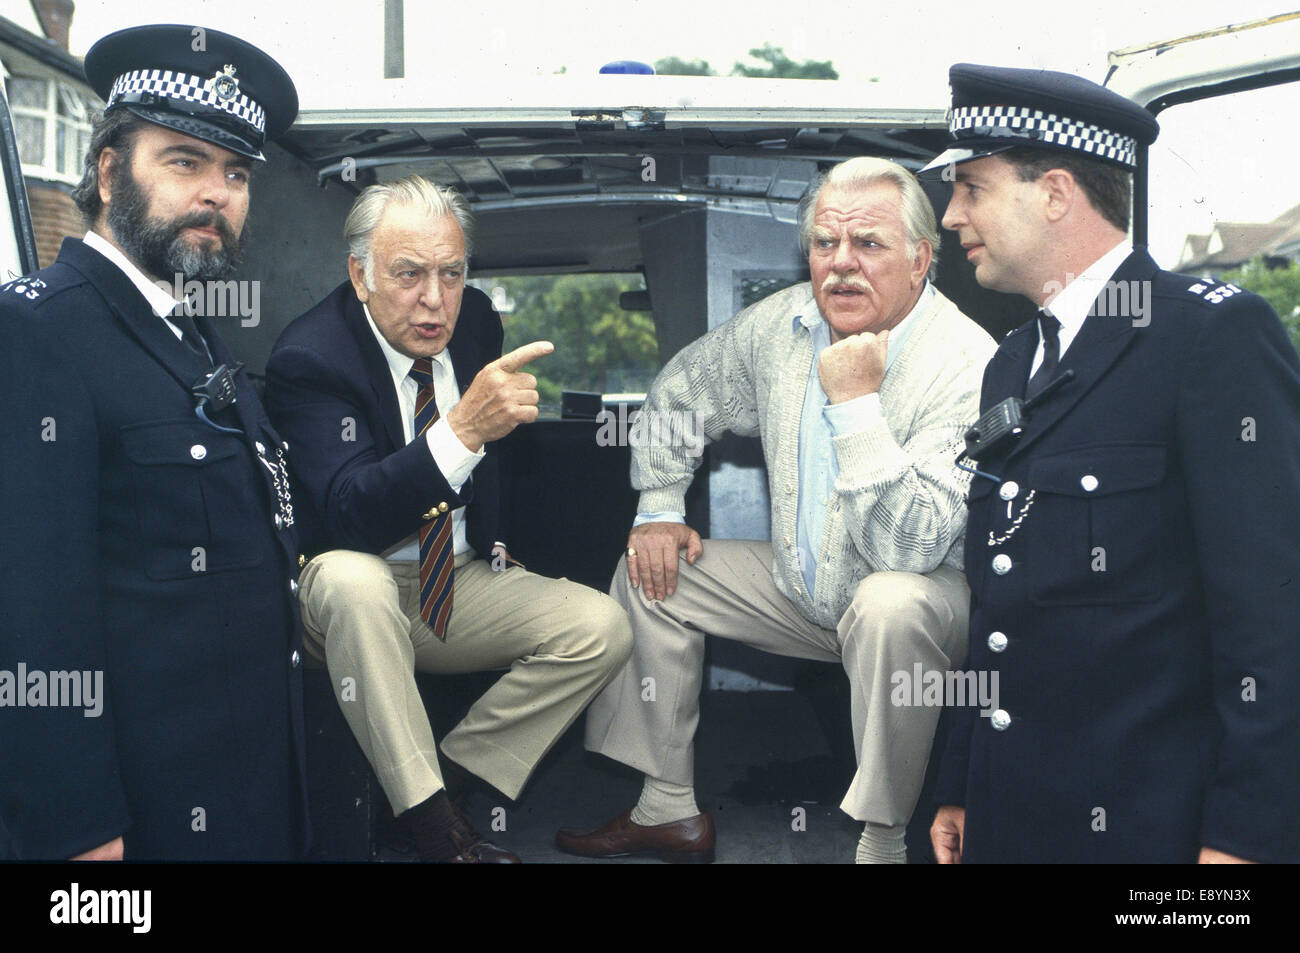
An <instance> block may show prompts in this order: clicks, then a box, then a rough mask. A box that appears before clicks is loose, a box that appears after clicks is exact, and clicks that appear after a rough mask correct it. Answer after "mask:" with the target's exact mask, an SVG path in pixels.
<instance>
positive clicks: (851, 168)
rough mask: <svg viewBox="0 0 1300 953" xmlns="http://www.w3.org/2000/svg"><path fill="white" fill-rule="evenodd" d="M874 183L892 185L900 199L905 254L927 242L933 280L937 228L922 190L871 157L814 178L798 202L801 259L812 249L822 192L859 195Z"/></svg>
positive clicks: (899, 170) (891, 166)
mask: <svg viewBox="0 0 1300 953" xmlns="http://www.w3.org/2000/svg"><path fill="white" fill-rule="evenodd" d="M877 182H892V183H893V184H894V185H896V186H898V191H899V193H900V194H901V195H902V197H903V230H904V232H905V233H906V235H907V253H908V254H909V255H915V254H916V246H917V244H918V243H919V242H922V241H925V242H929V243H930V251H931V254H932V256H933V257H932V258H931V259H930V274H929V277H930V278H932V279H933V278H934V272H935V268H936V266H937V265H938V263H939V226H938V223H937V222H935V219H934V207H933V206H932V205H931V204H930V200H929V199H928V198H926V195H925V190H924V189H922V188H921V183H920V182H918V181H917V179H916V176H914V175H913V174H912V173H911V172H908V171H907V170H906V169H905V168H903V167H902V166H901V165H899V164H898V163H897V162H891V161H889V160H888V159H881V158H877V157H875V156H858V157H857V158H854V159H849V160H848V161H847V162H841V163H840V164H839V165H836V166H832V167H831V169H830V170H829V171H827V172H825V173H823V174H822V175H821V176H819V177H818V179H817V181H816V182H814V183H813V184H812V185H811V186H810V187H809V189H808V191H807V192H805V193H804V195H803V198H801V199H800V200H799V250H800V251H801V252H803V254H804V255H805V256H807V255H808V252H809V250H810V249H811V248H812V229H813V218H814V217H815V216H816V214H817V200H818V199H819V198H820V197H821V194H822V192H823V191H824V190H825V189H828V188H831V189H840V190H842V191H845V192H860V191H862V190H863V189H866V188H868V187H869V186H872V185H875V184H876V183H877Z"/></svg>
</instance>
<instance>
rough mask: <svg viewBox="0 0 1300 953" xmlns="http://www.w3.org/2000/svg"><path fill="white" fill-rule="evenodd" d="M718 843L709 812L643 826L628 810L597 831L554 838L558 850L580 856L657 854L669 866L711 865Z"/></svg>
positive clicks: (570, 831) (565, 832)
mask: <svg viewBox="0 0 1300 953" xmlns="http://www.w3.org/2000/svg"><path fill="white" fill-rule="evenodd" d="M716 843H717V834H716V832H715V831H714V828H713V818H712V817H711V816H710V815H709V812H708V811H703V812H701V813H699V814H696V815H695V816H694V817H687V818H684V819H683V820H680V821H673V822H672V823H671V824H658V825H656V826H654V827H642V826H641V825H640V824H634V823H633V822H632V810H631V808H629V809H628V810H626V811H624V812H623V813H622V814H620V815H619V816H618V817H616V818H614V819H613V820H612V821H610V822H609V823H608V824H606V825H605V826H604V827H600V828H597V829H596V830H589V831H579V830H575V829H573V828H571V827H566V828H563V829H562V830H560V831H559V832H558V833H557V834H556V835H555V846H556V847H558V848H559V849H560V850H562V851H564V852H566V853H569V854H577V855H578V856H579V857H633V856H636V855H640V854H654V855H657V856H658V857H659V859H660V860H662V861H665V862H667V863H670V864H711V863H713V848H714V845H715V844H716Z"/></svg>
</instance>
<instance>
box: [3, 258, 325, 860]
mask: <svg viewBox="0 0 1300 953" xmlns="http://www.w3.org/2000/svg"><path fill="white" fill-rule="evenodd" d="M196 323H197V324H198V326H199V329H200V331H201V332H202V333H203V334H204V336H205V338H206V339H207V341H208V343H209V346H210V348H211V349H212V352H213V356H214V358H215V360H216V362H217V363H218V364H220V363H222V362H229V361H232V358H231V355H230V354H229V352H228V351H227V350H226V348H225V346H224V345H223V344H222V343H221V341H220V340H219V339H218V338H217V337H216V335H215V334H214V333H212V329H211V327H210V325H209V324H208V323H207V322H206V321H205V320H204V319H203V318H198V319H196ZM0 342H2V343H0V392H2V393H3V401H0V406H2V407H3V408H4V410H3V418H2V422H0V427H3V447H4V451H3V453H4V461H3V465H2V477H0V487H2V489H0V514H2V519H3V526H2V527H0V538H3V550H2V552H3V563H2V565H0V596H2V597H3V610H2V615H0V627H2V628H0V750H3V758H2V759H0V815H2V816H3V821H4V825H5V827H6V828H7V829H8V833H9V836H10V838H11V841H12V850H13V851H14V852H15V853H16V855H17V856H18V857H22V858H60V857H69V856H72V855H74V854H77V853H80V852H83V851H86V850H88V849H90V848H93V847H96V846H98V845H100V844H104V843H107V842H108V841H111V840H112V839H113V838H115V837H117V836H118V835H124V845H125V856H126V858H127V859H141V858H170V859H183V860H226V859H275V858H289V857H292V856H294V855H295V854H297V853H299V852H300V851H301V848H302V846H303V838H304V837H305V810H304V801H303V785H302V784H301V779H302V777H303V772H302V751H303V747H302V723H301V671H300V666H301V659H300V656H299V637H298V619H297V611H298V610H297V598H296V596H295V593H294V591H293V590H294V589H296V585H297V583H296V578H295V577H296V573H297V555H298V550H297V536H296V532H295V529H294V527H293V525H292V522H293V521H292V508H291V500H290V498H289V496H288V495H287V484H286V481H285V478H284V477H283V475H282V473H281V472H280V471H281V469H282V468H281V467H280V456H281V454H280V451H283V449H284V447H283V444H282V441H281V440H280V438H279V436H278V435H277V434H276V432H275V431H274V430H273V429H272V428H271V426H270V424H269V423H268V421H267V418H266V416H265V413H264V411H263V410H262V406H261V403H260V402H259V400H258V398H257V395H256V394H255V393H254V391H253V388H252V386H251V385H250V383H249V380H248V378H247V377H246V376H245V375H244V374H242V373H240V374H239V375H238V376H237V401H236V404H235V406H234V407H233V408H230V409H229V410H227V411H224V412H223V415H224V420H225V423H227V424H228V425H230V426H234V427H237V428H238V429H240V430H242V433H224V432H222V431H220V430H217V429H215V428H214V427H211V426H208V425H207V424H205V423H203V422H202V421H201V420H199V419H198V417H196V416H195V412H194V406H195V401H194V399H193V397H192V396H191V394H190V386H191V385H192V384H193V383H194V382H195V381H196V380H197V379H199V378H200V377H201V376H202V375H203V373H204V372H205V371H206V370H207V368H206V366H205V363H204V362H202V361H200V359H199V358H197V357H196V356H195V355H193V354H192V353H191V352H190V351H189V349H188V348H187V347H186V346H185V345H184V344H183V343H182V342H181V341H180V340H178V339H177V338H176V336H175V335H174V334H172V332H171V331H170V330H169V329H168V328H167V327H166V325H164V323H163V322H162V321H161V320H159V318H158V317H157V316H156V315H155V314H154V313H153V311H152V310H151V309H150V308H149V306H148V304H147V302H146V301H145V299H144V297H143V296H142V295H141V294H140V292H139V291H138V290H137V289H136V287H135V286H134V285H133V284H132V283H131V281H130V279H129V278H127V276H126V275H125V274H123V273H122V271H121V270H120V269H119V268H118V267H117V266H116V265H114V264H113V263H111V262H110V261H108V260H107V259H106V258H104V257H103V256H102V255H100V254H99V253H98V252H96V251H94V250H93V249H91V248H88V247H87V246H86V245H85V244H84V243H83V242H81V241H79V240H76V239H68V240H66V241H65V242H64V244H63V247H62V250H61V251H60V253H59V257H58V260H57V261H56V262H55V263H54V264H53V265H52V266H51V267H49V268H46V269H44V270H42V271H40V272H37V273H36V274H34V275H31V276H28V277H26V278H22V279H18V280H17V281H12V282H10V283H9V284H7V285H5V286H4V287H3V288H2V289H0ZM20 665H21V666H24V667H25V670H26V672H28V673H33V672H43V673H50V672H72V673H76V672H84V673H88V674H92V673H95V672H101V673H102V685H103V694H104V695H105V696H106V698H101V699H100V702H101V703H102V705H103V707H102V710H101V711H100V713H99V714H98V715H97V716H94V717H86V714H87V709H86V707H85V706H84V704H83V705H82V706H81V707H75V706H71V705H64V706H62V707H52V706H50V705H49V704H44V705H33V704H32V700H33V699H32V695H31V691H30V688H31V686H28V688H29V690H28V691H27V692H26V694H25V695H24V701H26V702H27V704H26V705H25V706H24V707H18V706H17V705H16V704H15V698H14V697H12V696H11V697H10V698H8V699H6V698H5V695H4V689H5V683H4V681H3V670H8V671H9V672H11V673H16V672H17V670H18V667H19V666H20ZM31 678H32V676H31V675H30V674H29V675H28V679H31ZM13 687H14V685H13V683H12V682H11V683H10V688H13ZM17 690H18V691H19V692H22V691H23V689H22V687H21V686H18V688H17ZM66 700H67V698H66V696H65V701H66ZM83 701H84V699H83Z"/></svg>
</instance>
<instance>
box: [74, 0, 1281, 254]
mask: <svg viewBox="0 0 1300 953" xmlns="http://www.w3.org/2000/svg"><path fill="white" fill-rule="evenodd" d="M889 6H892V7H893V9H886V7H889ZM1295 6H1300V3H1297V2H1296V0H1273V2H1262V0H1236V2H1234V3H1232V4H1225V3H1224V2H1223V0H1182V2H1178V3H1161V4H1159V5H1156V6H1155V8H1150V7H1149V6H1148V5H1146V4H1139V3H1134V2H1133V0H1099V2H1092V3H1088V4H1084V3H1080V2H1070V3H1066V2H1062V0H1036V2H1030V0H1011V2H1001V3H999V4H997V5H996V6H995V5H993V4H991V3H988V2H985V3H980V4H976V3H964V4H957V3H945V4H938V3H919V4H898V3H895V4H890V5H887V4H865V3H857V4H848V5H840V4H836V5H833V6H832V5H829V4H825V3H823V4H815V5H814V6H812V7H809V6H808V5H807V4H804V3H790V2H775V0H724V2H718V0H709V2H702V0H605V2H599V0H526V2H525V0H480V2H477V3H467V2H463V0H462V2H458V3H449V2H432V0H406V4H405V8H406V71H407V75H408V77H411V78H414V79H419V80H421V81H427V82H428V89H429V95H430V96H431V97H438V96H440V97H443V98H444V99H445V100H447V101H454V100H455V98H456V97H457V96H462V95H464V93H465V90H467V89H472V88H473V86H474V84H476V83H478V82H481V81H482V79H483V78H484V77H493V78H496V79H501V78H508V79H509V80H510V81H511V82H517V83H518V84H519V85H518V88H519V90H520V91H521V94H525V93H526V89H527V84H528V82H529V81H530V80H532V79H534V78H535V77H538V76H545V75H550V74H553V73H556V72H558V71H559V70H560V69H561V68H564V69H565V70H566V71H567V74H568V75H584V74H591V73H595V72H596V71H597V69H598V68H599V67H600V65H601V64H602V63H605V62H608V61H610V60H614V59H639V60H644V61H646V62H654V61H655V60H656V59H659V58H661V57H664V56H670V55H672V56H680V57H682V58H684V59H704V60H707V61H708V62H709V63H710V64H711V65H712V66H713V67H714V69H716V70H717V71H718V72H720V73H726V72H728V71H729V70H730V68H731V65H732V63H734V62H735V61H736V60H737V59H743V58H745V56H746V53H747V51H748V50H749V49H750V48H751V47H757V46H761V45H762V44H763V43H765V42H770V43H772V44H774V45H777V46H781V47H783V48H784V49H785V51H786V53H787V54H788V55H789V56H791V57H792V58H794V59H796V60H802V59H817V60H831V61H832V62H833V64H834V66H835V68H836V70H838V71H839V74H840V77H841V79H840V82H841V83H842V84H865V83H868V82H870V81H871V80H872V79H873V78H879V79H880V80H881V82H882V83H883V84H885V85H887V86H889V87H893V88H898V89H904V90H906V91H907V95H908V98H909V99H912V100H913V102H914V103H915V104H923V105H925V104H935V105H942V104H944V103H945V102H946V99H947V94H948V89H947V70H948V67H949V66H950V65H951V64H952V63H954V62H959V61H969V62H977V63H991V64H996V65H1000V66H1025V67H1041V68H1049V69H1058V70H1066V71H1070V72H1074V73H1078V74H1079V75H1081V76H1085V77H1087V78H1089V79H1093V80H1096V81H1098V82H1100V81H1102V80H1103V79H1104V77H1105V75H1106V66H1107V61H1106V55H1107V53H1108V52H1109V51H1111V50H1116V49H1122V48H1125V47H1130V46H1134V45H1136V44H1139V43H1144V42H1149V41H1153V40H1163V39H1170V38H1173V37H1177V36H1183V35H1186V34H1188V33H1193V32H1196V31H1199V30H1204V29H1210V28H1213V27H1218V26H1223V25H1224V24H1225V23H1227V22H1238V23H1240V22H1244V21H1248V20H1253V19H1257V18H1260V17H1265V16H1271V15H1275V14H1277V13H1281V12H1285V11H1286V10H1287V9H1289V8H1294V7H1295ZM165 9H166V13H165V15H160V13H159V12H158V7H157V6H156V5H150V4H143V3H138V2H126V0H77V6H76V12H75V15H74V17H73V24H72V48H73V52H75V53H78V54H84V53H85V50H86V49H87V48H88V47H89V46H90V44H91V43H93V42H94V41H95V40H96V39H98V38H99V37H100V36H103V35H104V34H106V33H109V32H112V31H113V30H115V29H120V28H121V27H124V26H131V25H134V24H137V23H146V22H158V21H159V20H160V19H165V20H167V21H170V22H175V23H194V24H197V25H203V26H209V27H213V28H216V29H221V30H225V31H227V32H230V33H235V34H237V35H240V36H242V37H244V38H246V39H248V40H250V41H252V42H255V43H257V44H258V45H259V46H261V47H263V48H264V49H266V50H267V51H268V52H269V53H271V54H272V55H274V56H275V57H276V58H277V59H279V60H280V62H281V63H282V64H283V65H284V66H285V68H286V69H287V70H288V71H289V73H290V74H291V75H292V76H293V78H294V80H295V82H296V83H297V84H298V86H299V89H300V90H303V99H304V101H305V102H312V103H322V102H325V101H328V98H329V94H330V91H331V90H332V89H335V88H337V87H338V86H339V85H341V84H342V85H346V84H347V83H348V82H349V81H350V80H351V79H353V78H355V77H358V76H364V77H368V78H369V77H378V76H380V75H382V43H383V2H382V0H311V2H303V0H276V2H270V0H219V2H215V0H168V2H167V3H166V4H165ZM493 85H494V86H495V85H497V84H496V83H493ZM810 85H815V84H810ZM1294 88H1295V87H1292V89H1294ZM810 95H811V94H810ZM1180 109H1181V110H1183V114H1182V115H1179V116H1175V113H1177V112H1178V111H1179V110H1180ZM1297 115H1300V96H1297V94H1296V93H1294V92H1292V91H1291V90H1288V91H1287V92H1285V93H1283V94H1279V93H1278V92H1276V91H1274V92H1273V93H1257V94H1245V95H1244V96H1242V97H1240V98H1237V99H1235V100H1234V101H1233V102H1232V104H1231V106H1225V105H1223V104H1222V103H1220V104H1216V105H1214V106H1212V107H1193V106H1188V107H1176V108H1175V109H1174V110H1170V111H1169V112H1168V113H1166V114H1164V115H1163V116H1162V117H1161V121H1162V125H1163V126H1164V132H1163V133H1162V139H1161V142H1159V143H1157V152H1156V153H1153V158H1152V163H1153V172H1154V174H1153V179H1154V181H1153V204H1154V206H1155V208H1156V209H1157V210H1158V211H1160V212H1161V213H1162V214H1160V215H1157V214H1156V212H1153V215H1152V222H1153V228H1152V248H1153V251H1154V252H1155V253H1156V257H1157V258H1158V259H1159V260H1160V261H1161V263H1162V264H1164V265H1166V266H1172V265H1173V264H1174V263H1175V259H1176V258H1177V254H1178V250H1179V247H1180V245H1181V240H1182V236H1183V235H1185V234H1186V233H1187V232H1188V231H1192V230H1196V231H1206V230H1208V228H1209V224H1210V220H1211V218H1212V217H1217V218H1219V219H1221V220H1229V221H1231V220H1267V219H1270V218H1272V217H1274V216H1275V215H1277V214H1278V213H1280V212H1281V211H1283V210H1285V209H1286V208H1289V207H1290V206H1292V205H1295V204H1297V203H1300V184H1298V183H1297V181H1296V177H1295V176H1291V175H1289V174H1284V172H1283V171H1282V168H1281V166H1282V164H1283V163H1279V162H1278V161H1277V158H1276V157H1277V156H1285V157H1292V156H1294V155H1296V147H1297V146H1300V141H1298V139H1300V136H1298V134H1297V132H1296V130H1295V128H1294V127H1295V125H1296V123H1295V117H1296V116H1297ZM1161 150H1163V151H1161ZM1288 164H1289V163H1288Z"/></svg>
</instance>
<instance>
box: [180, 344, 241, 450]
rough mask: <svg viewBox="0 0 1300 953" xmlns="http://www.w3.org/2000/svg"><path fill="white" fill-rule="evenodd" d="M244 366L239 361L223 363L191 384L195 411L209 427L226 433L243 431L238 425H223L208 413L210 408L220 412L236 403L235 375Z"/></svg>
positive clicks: (214, 411)
mask: <svg viewBox="0 0 1300 953" xmlns="http://www.w3.org/2000/svg"><path fill="white" fill-rule="evenodd" d="M243 366H244V365H243V364H241V363H239V362H238V361H236V362H235V363H233V364H222V365H221V366H219V367H215V368H213V369H212V370H210V371H208V372H207V373H206V374H204V375H203V376H202V377H200V378H199V379H198V380H197V381H195V382H194V383H193V384H192V385H190V393H191V394H193V395H194V399H195V405H194V413H195V415H196V416H197V417H198V418H199V419H200V420H202V421H203V422H204V423H205V424H207V425H208V426H209V427H215V428H216V429H217V430H224V431H225V432H226V433H243V431H242V430H240V429H239V428H237V427H223V426H221V424H219V423H216V422H215V421H213V420H211V419H209V417H208V414H207V410H208V409H209V408H210V409H211V410H212V412H213V413H220V412H221V411H223V410H225V409H226V408H227V407H230V406H232V405H233V404H234V403H235V375H236V374H237V373H239V371H240V370H241V369H242V368H243Z"/></svg>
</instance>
